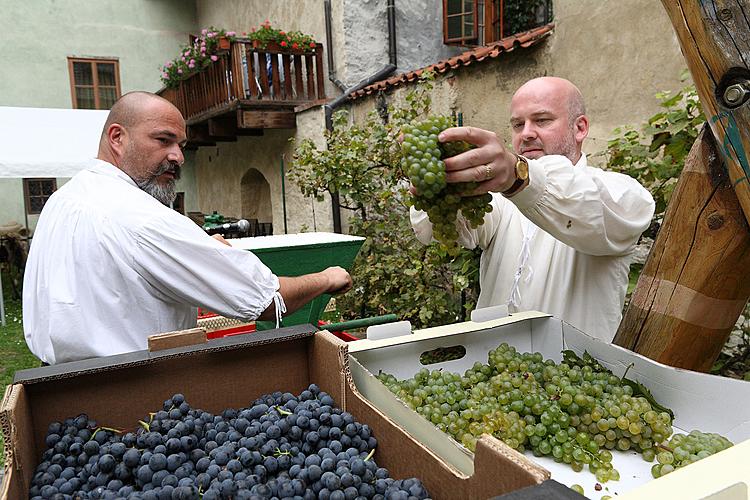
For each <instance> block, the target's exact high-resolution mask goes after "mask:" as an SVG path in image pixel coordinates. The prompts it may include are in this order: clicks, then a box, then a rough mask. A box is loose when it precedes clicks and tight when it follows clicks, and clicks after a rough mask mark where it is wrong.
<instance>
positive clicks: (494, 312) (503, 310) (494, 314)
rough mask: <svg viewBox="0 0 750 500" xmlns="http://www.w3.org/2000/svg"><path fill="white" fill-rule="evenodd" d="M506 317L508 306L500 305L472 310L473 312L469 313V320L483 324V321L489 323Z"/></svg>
mask: <svg viewBox="0 0 750 500" xmlns="http://www.w3.org/2000/svg"><path fill="white" fill-rule="evenodd" d="M508 315H509V314H508V304H500V305H499V306H490V307H483V308H481V309H474V310H473V311H471V320H472V321H473V322H474V323H483V322H485V321H491V320H493V319H500V318H504V317H506V316H508Z"/></svg>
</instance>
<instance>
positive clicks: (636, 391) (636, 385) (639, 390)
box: [622, 377, 674, 420]
mask: <svg viewBox="0 0 750 500" xmlns="http://www.w3.org/2000/svg"><path fill="white" fill-rule="evenodd" d="M622 383H623V384H627V385H629V386H630V387H631V388H632V389H633V396H642V397H644V398H646V400H647V401H648V402H649V403H651V408H653V409H654V410H656V411H663V412H666V413H669V416H670V417H671V418H672V420H674V412H673V411H672V410H670V409H669V408H667V407H666V406H662V405H661V404H659V403H658V402H657V401H656V399H655V398H654V395H653V394H651V391H649V390H648V388H647V387H646V386H645V385H643V384H641V383H640V382H636V381H635V380H630V379H629V378H624V377H623V378H622Z"/></svg>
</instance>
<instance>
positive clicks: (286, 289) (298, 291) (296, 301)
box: [258, 273, 330, 320]
mask: <svg viewBox="0 0 750 500" xmlns="http://www.w3.org/2000/svg"><path fill="white" fill-rule="evenodd" d="M329 288H330V282H329V279H328V277H327V276H326V275H325V274H323V273H313V274H306V275H304V276H297V277H281V276H280V277H279V293H280V294H281V296H282V297H283V299H284V304H285V305H286V314H287V315H288V314H291V313H293V312H294V311H296V310H297V309H299V308H300V307H302V306H304V305H305V304H307V303H308V302H310V301H311V300H313V299H314V298H315V297H317V296H318V295H321V294H323V293H325V292H326V291H328V289H329ZM258 319H261V320H275V319H276V306H275V304H274V303H273V302H271V305H269V306H268V307H267V308H266V310H265V311H263V313H261V315H260V316H259V317H258Z"/></svg>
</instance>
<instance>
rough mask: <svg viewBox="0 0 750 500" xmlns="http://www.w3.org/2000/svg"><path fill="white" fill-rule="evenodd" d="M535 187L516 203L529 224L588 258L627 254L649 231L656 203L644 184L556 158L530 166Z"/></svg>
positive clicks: (528, 188) (530, 173)
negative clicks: (642, 235)
mask: <svg viewBox="0 0 750 500" xmlns="http://www.w3.org/2000/svg"><path fill="white" fill-rule="evenodd" d="M529 179H530V182H529V185H528V186H527V187H526V188H525V189H524V190H523V191H521V192H520V193H518V194H517V195H515V196H514V197H512V198H511V200H512V202H513V203H514V204H515V205H516V207H518V209H519V210H520V211H521V213H523V214H524V215H525V216H526V217H527V218H528V219H529V220H531V221H532V222H533V223H534V224H536V225H537V226H539V227H540V228H541V229H543V230H544V231H546V232H548V233H549V234H550V235H552V236H554V237H555V238H556V239H558V240H560V241H562V242H563V243H565V244H567V245H569V246H571V247H573V248H575V249H576V250H578V251H579V252H583V253H585V254H588V255H596V256H599V255H625V254H627V253H629V252H630V251H632V249H633V247H634V246H635V244H636V243H637V242H638V238H639V236H640V235H641V233H643V231H645V230H646V228H648V226H649V224H650V223H651V218H652V217H653V215H654V207H655V204H654V200H653V198H652V196H651V193H649V192H648V190H646V189H645V188H644V187H643V186H641V185H640V184H639V183H638V181H636V180H635V179H633V178H632V177H629V176H627V175H624V174H620V173H616V172H606V171H604V170H601V169H599V168H595V167H585V166H573V165H572V164H571V162H570V160H568V159H567V158H566V157H564V156H558V155H551V156H544V157H542V158H540V159H538V160H530V161H529Z"/></svg>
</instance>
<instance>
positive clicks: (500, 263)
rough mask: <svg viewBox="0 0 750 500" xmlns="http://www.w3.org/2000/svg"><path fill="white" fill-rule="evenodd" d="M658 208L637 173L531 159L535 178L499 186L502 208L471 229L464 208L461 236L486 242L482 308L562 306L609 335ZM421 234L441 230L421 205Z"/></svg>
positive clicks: (552, 310)
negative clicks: (504, 189) (517, 186)
mask: <svg viewBox="0 0 750 500" xmlns="http://www.w3.org/2000/svg"><path fill="white" fill-rule="evenodd" d="M653 214H654V200H653V198H652V197H651V194H650V193H649V192H648V191H647V190H646V189H645V188H643V186H641V185H640V184H639V183H638V182H637V181H636V180H635V179H633V178H631V177H629V176H627V175H624V174H619V173H616V172H606V171H604V170H601V169H599V168H595V167H589V166H588V165H587V163H586V156H585V155H582V156H581V159H580V160H579V161H578V163H577V164H576V165H575V166H574V165H573V164H572V163H571V161H570V160H569V159H568V158H566V157H564V156H559V155H549V156H543V157H541V158H539V159H538V160H530V161H529V184H528V186H526V188H525V189H524V190H523V191H521V192H520V193H518V194H516V195H515V196H513V197H512V198H505V197H504V196H502V195H500V194H497V193H492V212H490V213H489V214H487V215H486V216H485V219H484V224H483V225H482V226H480V227H479V228H477V229H471V228H470V227H469V226H468V224H467V222H466V221H465V220H464V219H463V218H461V217H459V219H458V221H457V222H456V225H457V227H458V231H459V243H460V244H461V245H463V246H464V247H466V248H469V249H472V248H475V247H477V246H479V247H480V248H481V249H482V250H483V252H482V256H481V260H480V267H479V285H480V294H479V298H478V301H477V308H481V307H489V306H495V305H500V304H508V307H509V310H510V312H517V311H525V310H532V309H533V310H538V311H542V312H546V313H549V314H552V315H554V316H556V317H558V318H560V319H562V320H564V321H566V322H567V323H570V324H571V325H573V326H575V327H576V328H578V329H579V330H581V331H583V332H585V333H587V334H589V335H591V336H593V337H597V338H599V339H602V340H604V341H606V342H610V341H611V340H612V338H613V337H614V335H615V333H616V331H617V327H618V326H619V324H620V319H621V318H622V307H623V304H624V301H625V293H626V291H627V285H628V271H629V268H630V261H631V257H632V252H633V249H634V247H635V245H636V243H637V242H638V238H639V236H640V235H641V233H642V232H643V231H644V230H645V229H646V228H647V227H648V226H649V224H650V222H651V217H652V216H653ZM411 222H412V226H413V228H414V231H415V233H416V236H417V238H418V239H419V241H421V242H422V243H424V244H428V243H429V242H430V241H431V240H432V225H431V223H430V221H429V219H428V218H427V214H426V213H424V212H420V211H417V210H415V209H414V208H413V207H412V210H411Z"/></svg>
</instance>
